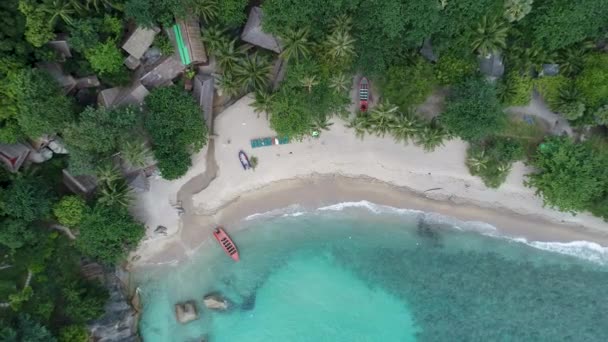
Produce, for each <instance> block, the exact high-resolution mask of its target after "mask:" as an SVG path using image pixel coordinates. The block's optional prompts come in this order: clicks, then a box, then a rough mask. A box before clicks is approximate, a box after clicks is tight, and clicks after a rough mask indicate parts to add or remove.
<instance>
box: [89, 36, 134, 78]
mask: <svg viewBox="0 0 608 342" xmlns="http://www.w3.org/2000/svg"><path fill="white" fill-rule="evenodd" d="M85 56H86V57H87V60H88V61H89V63H91V67H92V68H93V70H95V71H96V72H98V73H99V74H100V75H101V76H104V75H113V74H117V73H119V72H121V71H124V72H126V69H124V68H123V60H124V57H123V56H122V53H121V52H120V50H119V49H118V47H117V46H116V43H114V41H113V40H107V41H106V42H105V43H102V44H97V45H95V46H93V47H92V48H90V49H88V50H87V51H86V52H85Z"/></svg>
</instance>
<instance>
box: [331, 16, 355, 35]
mask: <svg viewBox="0 0 608 342" xmlns="http://www.w3.org/2000/svg"><path fill="white" fill-rule="evenodd" d="M352 27H353V18H351V17H350V16H349V15H348V14H340V15H339V16H337V17H335V18H334V19H333V20H332V22H331V29H332V31H334V32H336V31H341V32H350V30H351V29H352Z"/></svg>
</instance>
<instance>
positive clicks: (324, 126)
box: [310, 115, 334, 132]
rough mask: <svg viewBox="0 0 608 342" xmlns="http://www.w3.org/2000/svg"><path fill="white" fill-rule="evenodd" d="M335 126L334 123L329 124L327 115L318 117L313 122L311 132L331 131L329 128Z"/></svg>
mask: <svg viewBox="0 0 608 342" xmlns="http://www.w3.org/2000/svg"><path fill="white" fill-rule="evenodd" d="M333 124H334V123H333V122H329V117H327V115H323V116H319V115H316V116H315V117H314V118H313V120H312V124H311V125H310V130H312V131H317V132H321V131H329V127H331V126H332V125H333Z"/></svg>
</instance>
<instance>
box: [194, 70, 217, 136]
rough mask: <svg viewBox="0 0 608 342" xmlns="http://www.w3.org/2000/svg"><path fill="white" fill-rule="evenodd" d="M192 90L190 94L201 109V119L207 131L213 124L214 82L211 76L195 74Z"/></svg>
mask: <svg viewBox="0 0 608 342" xmlns="http://www.w3.org/2000/svg"><path fill="white" fill-rule="evenodd" d="M193 82H194V90H193V91H192V95H194V98H195V99H196V102H198V105H199V106H200V107H201V109H202V110H203V119H204V120H205V124H207V128H208V129H209V131H211V129H212V125H213V98H214V83H215V79H214V78H213V76H208V75H197V76H196V77H195V78H194V80H193Z"/></svg>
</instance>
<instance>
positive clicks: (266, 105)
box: [251, 90, 274, 117]
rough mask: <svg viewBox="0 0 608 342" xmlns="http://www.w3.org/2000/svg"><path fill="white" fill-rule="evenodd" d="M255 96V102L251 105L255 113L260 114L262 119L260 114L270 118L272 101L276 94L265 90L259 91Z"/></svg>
mask: <svg viewBox="0 0 608 342" xmlns="http://www.w3.org/2000/svg"><path fill="white" fill-rule="evenodd" d="M254 96H255V97H254V100H253V102H252V103H251V107H253V111H254V112H255V113H257V114H258V117H260V113H266V117H268V113H270V109H271V106H272V101H273V100H274V94H273V93H271V92H268V91H265V90H257V91H256V92H255V95H254Z"/></svg>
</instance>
